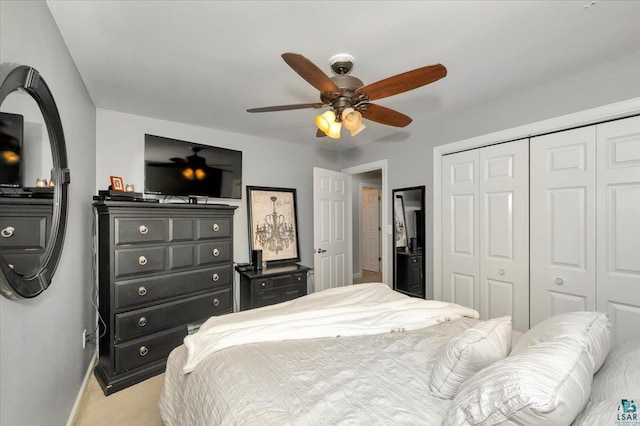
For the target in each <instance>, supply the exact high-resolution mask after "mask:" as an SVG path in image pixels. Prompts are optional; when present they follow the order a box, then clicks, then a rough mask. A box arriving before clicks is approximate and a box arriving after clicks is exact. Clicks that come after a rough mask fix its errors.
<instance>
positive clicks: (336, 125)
mask: <svg viewBox="0 0 640 426" xmlns="http://www.w3.org/2000/svg"><path fill="white" fill-rule="evenodd" d="M341 129H342V123H340V122H339V121H334V122H333V123H331V126H329V131H328V132H325V133H326V134H327V136H329V137H330V138H332V139H340V130H341Z"/></svg>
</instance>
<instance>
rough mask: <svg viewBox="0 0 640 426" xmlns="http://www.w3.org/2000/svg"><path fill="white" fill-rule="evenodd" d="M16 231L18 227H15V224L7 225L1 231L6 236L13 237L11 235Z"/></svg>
mask: <svg viewBox="0 0 640 426" xmlns="http://www.w3.org/2000/svg"><path fill="white" fill-rule="evenodd" d="M15 231H16V228H14V227H13V226H7V227H6V228H4V229H3V230H2V232H1V233H2V236H3V237H4V238H11V236H12V235H13V233H14V232H15Z"/></svg>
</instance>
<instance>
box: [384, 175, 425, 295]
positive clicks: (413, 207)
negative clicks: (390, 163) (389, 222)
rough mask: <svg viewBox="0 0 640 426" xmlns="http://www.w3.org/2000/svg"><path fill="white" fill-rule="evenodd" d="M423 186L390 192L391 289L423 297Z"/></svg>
mask: <svg viewBox="0 0 640 426" xmlns="http://www.w3.org/2000/svg"><path fill="white" fill-rule="evenodd" d="M424 195H425V187H424V186H416V187H411V188H400V189H394V190H393V191H392V199H393V224H394V226H393V241H394V256H393V288H394V289H395V290H397V291H399V292H401V293H405V294H408V295H410V296H415V297H421V298H423V299H424V298H425V295H426V293H425V281H424V270H425V269H424V268H425V259H424V246H425V234H424V226H425V211H424V209H425V206H424Z"/></svg>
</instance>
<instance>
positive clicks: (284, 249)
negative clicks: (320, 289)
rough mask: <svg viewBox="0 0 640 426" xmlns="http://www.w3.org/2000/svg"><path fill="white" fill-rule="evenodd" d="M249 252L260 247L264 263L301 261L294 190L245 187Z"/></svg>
mask: <svg viewBox="0 0 640 426" xmlns="http://www.w3.org/2000/svg"><path fill="white" fill-rule="evenodd" d="M247 204H248V216H249V252H251V250H262V260H263V261H265V262H267V264H274V263H291V262H298V261H299V260H300V247H299V242H298V216H297V211H296V190H295V189H289V188H269V187H263V186H247Z"/></svg>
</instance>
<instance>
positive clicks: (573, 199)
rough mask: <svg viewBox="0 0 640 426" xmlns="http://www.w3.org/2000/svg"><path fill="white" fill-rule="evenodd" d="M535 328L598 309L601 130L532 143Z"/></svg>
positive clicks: (554, 135) (586, 129) (590, 129)
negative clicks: (549, 320)
mask: <svg viewBox="0 0 640 426" xmlns="http://www.w3.org/2000/svg"><path fill="white" fill-rule="evenodd" d="M530 153H531V165H530V179H531V185H530V202H531V221H530V226H531V249H530V251H531V253H530V260H531V265H530V266H531V273H530V277H531V279H530V282H531V291H530V295H531V326H532V327H533V326H534V325H536V324H538V323H539V322H540V321H542V320H544V319H545V318H548V317H550V316H553V315H557V314H560V313H564V312H573V311H585V310H587V311H595V310H596V127H595V126H589V127H583V128H578V129H574V130H568V131H564V132H559V133H552V134H549V135H545V136H540V137H536V138H532V139H531V148H530Z"/></svg>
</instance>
